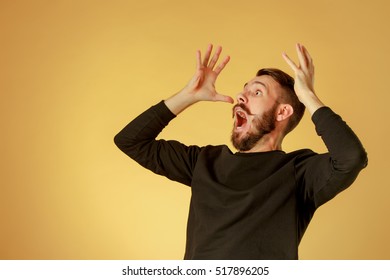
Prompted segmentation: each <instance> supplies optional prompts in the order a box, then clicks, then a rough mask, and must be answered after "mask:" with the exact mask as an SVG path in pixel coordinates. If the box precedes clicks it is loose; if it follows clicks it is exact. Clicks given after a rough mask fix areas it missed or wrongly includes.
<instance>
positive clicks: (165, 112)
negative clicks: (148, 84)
mask: <svg viewBox="0 0 390 280" xmlns="http://www.w3.org/2000/svg"><path fill="white" fill-rule="evenodd" d="M153 109H154V110H155V112H156V113H157V115H158V116H159V117H160V118H161V120H162V121H163V122H164V123H165V124H168V123H169V122H170V121H171V120H172V119H174V118H175V117H176V115H175V114H174V113H172V112H171V110H169V108H168V107H167V105H165V102H164V100H161V101H160V102H159V103H157V104H156V105H154V106H153Z"/></svg>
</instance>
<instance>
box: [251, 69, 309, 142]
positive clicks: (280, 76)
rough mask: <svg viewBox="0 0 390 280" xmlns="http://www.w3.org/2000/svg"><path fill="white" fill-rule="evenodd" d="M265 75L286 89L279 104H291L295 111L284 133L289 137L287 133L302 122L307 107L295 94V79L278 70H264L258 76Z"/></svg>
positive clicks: (280, 97)
mask: <svg viewBox="0 0 390 280" xmlns="http://www.w3.org/2000/svg"><path fill="white" fill-rule="evenodd" d="M264 75H268V76H271V77H272V78H273V79H274V80H275V81H276V82H278V83H279V84H280V85H281V87H282V88H283V89H284V91H283V93H282V95H280V96H279V97H278V102H279V103H282V104H290V105H291V106H292V108H293V110H294V112H293V114H292V115H291V117H290V119H289V121H288V123H287V126H286V128H285V131H284V135H287V133H289V132H291V131H292V130H293V129H294V128H295V127H296V126H297V125H298V123H299V122H300V121H301V119H302V117H303V114H304V112H305V105H303V103H301V102H300V101H299V99H298V96H297V95H296V93H295V90H294V78H293V77H291V76H290V75H288V74H287V73H285V72H283V71H282V70H279V69H276V68H263V69H260V70H259V71H257V74H256V76H264Z"/></svg>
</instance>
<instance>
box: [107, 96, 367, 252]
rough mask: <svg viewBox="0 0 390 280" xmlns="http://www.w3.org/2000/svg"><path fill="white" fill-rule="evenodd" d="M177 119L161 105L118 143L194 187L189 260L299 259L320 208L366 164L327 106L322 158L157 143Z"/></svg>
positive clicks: (321, 120) (317, 117) (320, 129)
mask: <svg viewBox="0 0 390 280" xmlns="http://www.w3.org/2000/svg"><path fill="white" fill-rule="evenodd" d="M174 117H175V115H174V114H173V113H172V112H171V111H170V110H169V109H168V108H167V107H166V105H165V104H164V102H163V101H162V102H160V103H159V104H157V105H155V106H153V107H151V108H150V109H149V110H147V111H145V112H144V113H142V114H141V115H140V116H138V117H137V118H136V119H134V120H133V121H132V122H130V123H129V124H128V125H127V126H126V127H125V128H124V129H123V130H122V131H121V132H120V133H118V134H117V135H116V136H115V139H114V140H115V143H116V145H117V146H118V147H119V148H120V149H121V150H122V151H123V152H124V153H125V154H127V155H128V156H129V157H131V158H132V159H134V160H135V161H137V162H138V163H139V164H141V165H142V166H144V167H145V168H147V169H150V170H151V171H153V172H155V173H157V174H160V175H163V176H166V177H167V178H169V179H171V180H174V181H178V182H181V183H183V184H185V185H188V186H190V187H191V191H192V196H191V203H190V210H189V217H188V224H187V242H186V251H185V256H184V258H185V259H297V258H298V245H299V243H300V241H301V239H302V236H303V234H304V232H305V230H306V228H307V226H308V224H309V222H310V220H311V218H312V216H313V214H314V212H315V210H316V209H317V208H318V207H319V206H320V205H322V204H323V203H325V202H327V201H328V200H330V199H332V198H333V197H334V196H335V195H337V194H338V193H340V192H341V191H343V190H344V189H346V188H347V187H348V186H350V185H351V184H352V183H353V181H354V180H355V179H356V177H357V175H358V173H359V172H360V170H362V169H363V168H364V167H365V166H366V165H367V155H366V152H365V150H364V148H363V146H362V144H361V143H360V141H359V139H358V138H357V137H356V135H355V134H354V133H353V131H352V130H351V129H350V128H349V127H348V125H347V124H346V123H345V122H344V121H343V120H342V119H341V118H340V117H339V116H338V115H336V114H335V113H334V112H333V111H332V110H331V109H330V108H328V107H322V108H320V109H318V110H317V111H316V112H315V113H314V115H313V117H312V120H313V122H314V124H315V127H316V131H317V133H318V135H319V136H321V137H322V139H323V141H324V142H325V144H326V146H327V148H328V151H329V152H328V153H325V154H317V153H314V152H313V151H311V150H308V149H303V150H298V151H295V152H291V153H285V152H283V151H270V152H259V153H233V152H231V151H230V150H229V148H228V147H227V146H226V145H220V146H205V147H198V146H186V145H184V144H182V143H179V142H177V141H165V140H156V137H157V136H158V134H159V133H160V132H161V130H162V129H163V128H164V127H165V126H166V125H168V123H169V122H170V121H171V120H172V119H173V118H174Z"/></svg>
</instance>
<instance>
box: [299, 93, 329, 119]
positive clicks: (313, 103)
mask: <svg viewBox="0 0 390 280" xmlns="http://www.w3.org/2000/svg"><path fill="white" fill-rule="evenodd" d="M298 97H299V100H300V101H301V102H302V103H303V105H305V107H306V109H307V110H308V111H309V113H310V115H313V114H314V112H315V111H317V110H318V109H319V108H321V107H324V106H325V105H324V103H322V101H321V100H320V99H319V98H318V97H317V95H316V94H315V93H314V92H313V91H310V92H308V93H306V94H304V95H302V96H298Z"/></svg>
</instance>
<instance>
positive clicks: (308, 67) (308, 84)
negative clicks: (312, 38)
mask: <svg viewBox="0 0 390 280" xmlns="http://www.w3.org/2000/svg"><path fill="white" fill-rule="evenodd" d="M296 49H297V54H298V61H299V64H298V65H297V64H295V62H294V61H292V60H291V58H290V57H289V56H288V55H287V54H286V53H283V54H282V56H283V58H284V60H285V61H286V62H287V64H288V65H289V66H290V67H291V69H292V70H293V71H294V73H295V84H294V90H295V93H296V94H297V96H298V98H299V100H300V101H301V102H302V103H303V104H304V105H305V106H306V107H307V108H308V110H309V111H310V113H311V114H313V113H314V112H315V111H316V110H317V109H318V108H320V107H322V106H324V104H323V103H322V102H321V101H320V100H319V99H318V97H317V96H316V94H315V92H314V64H313V59H312V58H311V56H310V54H309V52H308V51H307V49H306V48H305V47H304V46H303V45H301V44H297V45H296Z"/></svg>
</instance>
